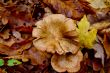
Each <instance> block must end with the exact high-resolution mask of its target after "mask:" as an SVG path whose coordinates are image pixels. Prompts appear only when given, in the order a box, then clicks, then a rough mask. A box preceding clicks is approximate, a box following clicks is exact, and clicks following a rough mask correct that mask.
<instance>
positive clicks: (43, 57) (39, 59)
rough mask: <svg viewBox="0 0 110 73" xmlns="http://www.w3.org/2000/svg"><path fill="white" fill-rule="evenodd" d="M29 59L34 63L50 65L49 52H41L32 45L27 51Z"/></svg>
mask: <svg viewBox="0 0 110 73" xmlns="http://www.w3.org/2000/svg"><path fill="white" fill-rule="evenodd" d="M27 57H28V59H30V60H31V63H32V65H45V64H46V65H48V62H47V61H48V58H49V57H50V55H49V54H47V53H46V52H41V51H38V50H36V48H35V47H32V48H31V49H30V50H29V51H28V53H27Z"/></svg>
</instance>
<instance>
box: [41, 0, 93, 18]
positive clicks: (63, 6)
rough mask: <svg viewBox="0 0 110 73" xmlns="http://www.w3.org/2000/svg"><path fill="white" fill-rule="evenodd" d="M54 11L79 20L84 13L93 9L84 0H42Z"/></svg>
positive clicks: (91, 11)
mask: <svg viewBox="0 0 110 73" xmlns="http://www.w3.org/2000/svg"><path fill="white" fill-rule="evenodd" d="M43 2H44V3H45V4H47V5H48V6H49V7H50V8H51V9H52V10H54V12H56V13H61V14H64V15H66V16H67V17H70V18H73V19H76V20H80V19H81V18H82V17H83V15H84V14H85V13H94V9H92V8H91V7H90V6H89V3H88V2H87V1H85V0H43Z"/></svg>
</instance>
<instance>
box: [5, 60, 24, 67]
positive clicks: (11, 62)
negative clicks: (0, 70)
mask: <svg viewBox="0 0 110 73" xmlns="http://www.w3.org/2000/svg"><path fill="white" fill-rule="evenodd" d="M19 64H22V62H20V61H18V60H16V59H10V60H8V62H7V65H8V66H14V65H19Z"/></svg>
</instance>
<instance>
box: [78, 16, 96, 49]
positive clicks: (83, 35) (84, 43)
mask: <svg viewBox="0 0 110 73" xmlns="http://www.w3.org/2000/svg"><path fill="white" fill-rule="evenodd" d="M78 28H79V29H78V30H77V31H78V33H79V39H80V44H81V47H85V48H92V46H93V43H94V41H95V39H96V34H97V30H96V29H95V28H92V29H91V30H90V31H88V30H89V28H90V23H89V21H88V20H87V18H86V16H84V17H83V18H82V19H81V21H80V22H79V23H78Z"/></svg>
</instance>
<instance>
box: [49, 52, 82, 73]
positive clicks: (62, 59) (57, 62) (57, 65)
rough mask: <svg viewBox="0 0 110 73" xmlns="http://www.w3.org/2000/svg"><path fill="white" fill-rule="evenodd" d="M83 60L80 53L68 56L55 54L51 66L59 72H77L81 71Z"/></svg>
mask: <svg viewBox="0 0 110 73" xmlns="http://www.w3.org/2000/svg"><path fill="white" fill-rule="evenodd" d="M82 59H83V54H82V52H81V51H78V53H77V54H76V55H73V54H66V55H57V54H54V55H53V57H52V58H51V65H52V67H53V69H55V70H56V71H57V72H65V71H67V72H77V71H79V70H80V62H81V61H82Z"/></svg>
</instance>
